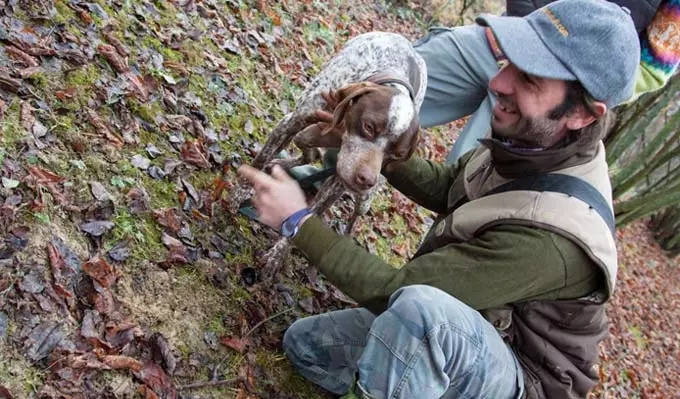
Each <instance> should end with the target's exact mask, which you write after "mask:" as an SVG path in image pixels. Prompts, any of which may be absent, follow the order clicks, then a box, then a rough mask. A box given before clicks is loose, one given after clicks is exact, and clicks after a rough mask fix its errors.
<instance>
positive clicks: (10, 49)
mask: <svg viewBox="0 0 680 399" xmlns="http://www.w3.org/2000/svg"><path fill="white" fill-rule="evenodd" d="M5 51H6V52H7V53H8V54H9V55H11V56H12V57H14V58H15V59H17V60H19V61H20V62H21V63H22V64H24V65H26V66H27V67H37V66H38V65H40V63H38V61H37V60H36V59H35V58H33V57H31V56H30V55H28V54H26V53H25V52H23V51H21V50H19V49H18V48H16V47H14V46H12V45H9V46H5Z"/></svg>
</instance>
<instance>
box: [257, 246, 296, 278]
mask: <svg viewBox="0 0 680 399" xmlns="http://www.w3.org/2000/svg"><path fill="white" fill-rule="evenodd" d="M290 250H291V243H290V240H289V239H288V238H286V237H282V238H281V239H280V240H278V241H277V242H276V244H274V246H273V247H271V248H270V249H269V250H268V251H267V252H265V254H264V256H263V259H264V261H265V264H264V266H263V267H262V277H263V279H264V280H270V279H272V278H273V277H274V276H276V275H277V274H279V272H280V271H281V268H282V267H283V263H284V261H285V260H286V258H288V255H289V254H290Z"/></svg>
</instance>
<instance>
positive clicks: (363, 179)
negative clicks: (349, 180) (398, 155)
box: [354, 167, 378, 189]
mask: <svg viewBox="0 0 680 399" xmlns="http://www.w3.org/2000/svg"><path fill="white" fill-rule="evenodd" d="M377 181H378V175H377V174H375V172H373V171H372V170H371V169H370V168H367V167H363V168H361V169H359V171H358V172H357V174H356V175H355V176H354V183H355V184H356V185H357V186H359V187H361V188H362V189H369V188H371V187H373V186H374V185H375V183H376V182H377Z"/></svg>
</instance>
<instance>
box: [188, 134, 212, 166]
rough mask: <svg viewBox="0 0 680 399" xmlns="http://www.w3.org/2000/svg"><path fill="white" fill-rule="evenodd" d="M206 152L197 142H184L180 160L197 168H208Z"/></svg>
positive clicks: (201, 144)
mask: <svg viewBox="0 0 680 399" xmlns="http://www.w3.org/2000/svg"><path fill="white" fill-rule="evenodd" d="M206 154H207V151H206V149H205V146H204V145H203V143H201V142H199V141H186V142H185V143H184V145H183V146H182V159H183V160H184V161H185V162H187V163H189V164H191V165H194V166H196V167H199V168H206V169H207V168H210V162H209V161H208V157H207V156H206Z"/></svg>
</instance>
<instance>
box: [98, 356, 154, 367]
mask: <svg viewBox="0 0 680 399" xmlns="http://www.w3.org/2000/svg"><path fill="white" fill-rule="evenodd" d="M99 360H100V361H101V362H102V363H104V364H105V365H107V366H109V367H111V368H112V369H126V370H132V371H140V370H141V369H142V368H144V365H143V364H142V362H140V361H139V360H137V359H134V358H131V357H129V356H123V355H106V356H102V357H101V358H100V359H99Z"/></svg>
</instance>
